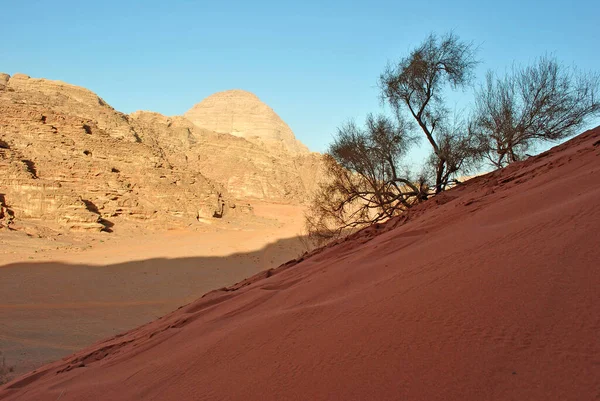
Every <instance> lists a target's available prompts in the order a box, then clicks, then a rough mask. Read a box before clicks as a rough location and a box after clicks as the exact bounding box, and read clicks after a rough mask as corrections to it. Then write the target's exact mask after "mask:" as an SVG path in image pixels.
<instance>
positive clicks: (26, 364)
mask: <svg viewBox="0 0 600 401" xmlns="http://www.w3.org/2000/svg"><path fill="white" fill-rule="evenodd" d="M303 210H304V209H303V208H302V207H299V206H294V205H276V204H261V203H257V204H256V205H255V213H256V216H255V218H254V219H251V220H248V221H246V224H244V225H242V224H240V221H239V219H238V220H236V221H227V222H218V223H221V224H220V225H218V224H215V225H214V226H206V227H204V229H198V228H197V227H194V229H193V230H192V229H191V228H188V229H183V228H178V229H173V230H169V231H164V230H157V231H156V232H148V230H147V229H144V230H140V229H138V230H137V231H136V230H134V229H132V228H131V227H126V228H124V229H123V230H122V232H121V225H117V227H119V230H116V231H115V232H113V233H110V234H109V233H98V234H87V235H84V234H82V233H71V234H69V233H64V234H63V235H61V236H60V237H58V238H59V239H56V238H55V237H49V238H32V237H28V236H27V235H26V234H24V233H23V232H19V231H13V232H7V231H3V232H0V283H1V284H2V291H1V292H0V311H1V316H2V319H0V352H2V354H3V355H4V357H5V358H6V364H7V365H8V366H10V367H12V368H13V370H14V372H12V373H13V374H12V375H11V376H14V375H15V374H19V373H25V372H27V371H29V370H32V369H35V368H37V367H39V366H40V365H42V364H44V363H48V362H51V361H54V360H56V359H59V358H62V357H64V356H66V355H69V354H71V353H73V352H75V351H77V350H79V349H81V348H83V347H85V346H89V345H91V344H93V343H94V342H96V341H98V340H100V339H103V338H105V337H108V336H111V335H114V334H117V333H119V332H122V331H125V330H129V329H132V328H134V327H137V326H139V325H140V324H143V323H147V322H149V321H152V320H154V319H156V318H158V317H160V316H162V315H164V314H165V313H168V312H171V311H172V310H173V309H175V308H177V307H179V306H181V305H183V304H185V303H188V302H191V301H193V300H194V299H196V298H198V297H199V296H200V295H202V294H203V293H205V292H207V291H209V290H213V289H215V288H220V287H223V286H227V285H231V284H233V283H235V282H236V281H239V280H241V279H243V278H245V277H248V276H250V275H253V274H255V273H257V272H259V271H262V270H265V269H269V268H272V267H276V266H278V265H280V264H281V263H283V262H286V261H287V260H289V259H293V258H295V257H297V256H298V255H299V254H301V253H302V252H303V251H304V249H305V248H304V245H303V243H302V242H301V241H300V240H299V239H298V237H299V235H300V233H301V231H302V229H303V226H302V225H303Z"/></svg>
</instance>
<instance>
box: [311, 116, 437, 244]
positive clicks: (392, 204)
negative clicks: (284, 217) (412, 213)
mask: <svg viewBox="0 0 600 401" xmlns="http://www.w3.org/2000/svg"><path fill="white" fill-rule="evenodd" d="M414 141H415V138H414V137H413V136H411V135H410V128H409V125H408V124H407V123H406V122H405V121H404V120H399V121H398V122H397V123H395V122H393V121H392V120H390V119H389V118H387V117H384V116H377V117H374V116H373V115H369V116H368V117H367V120H366V124H365V127H364V128H360V127H358V126H357V125H356V124H355V123H354V122H348V123H346V124H344V125H343V126H342V127H340V128H339V129H338V132H337V135H336V137H335V139H334V141H333V143H332V144H331V145H330V148H329V151H328V154H327V155H326V156H325V171H326V172H327V175H328V178H327V179H326V180H324V182H323V183H322V184H321V185H320V187H319V190H318V191H317V193H316V195H315V197H314V199H313V201H312V204H311V207H310V208H309V212H308V213H307V216H306V223H307V231H308V233H309V237H310V238H311V239H313V240H315V242H317V243H322V242H325V241H327V240H329V239H331V238H334V237H336V236H339V235H340V234H343V233H346V232H348V231H351V230H353V229H357V228H360V227H362V226H365V225H368V224H372V223H376V222H379V221H383V220H386V219H388V218H390V217H392V216H394V215H397V214H398V213H400V212H402V211H404V210H406V209H407V208H409V207H411V206H412V205H413V204H415V203H418V202H420V201H422V200H424V199H426V198H427V193H428V188H427V186H426V185H425V183H424V180H422V179H421V180H419V179H417V180H411V179H410V177H408V174H407V173H406V171H405V169H404V168H403V167H402V164H401V163H402V159H403V157H404V156H405V155H406V153H407V151H408V149H409V148H410V146H411V145H412V144H413V143H414Z"/></svg>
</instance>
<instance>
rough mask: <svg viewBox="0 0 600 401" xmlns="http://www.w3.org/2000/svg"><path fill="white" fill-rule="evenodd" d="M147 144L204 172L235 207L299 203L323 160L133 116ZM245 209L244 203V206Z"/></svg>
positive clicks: (170, 120) (179, 121)
mask: <svg viewBox="0 0 600 401" xmlns="http://www.w3.org/2000/svg"><path fill="white" fill-rule="evenodd" d="M131 118H132V120H133V121H134V122H135V124H136V125H137V126H139V127H141V128H142V129H141V130H140V132H141V134H140V135H141V136H142V140H143V142H147V141H155V142H156V144H157V146H159V147H160V148H161V149H163V150H164V152H165V157H166V158H167V159H168V160H169V161H170V162H171V163H173V164H176V165H178V166H182V168H185V169H188V170H194V171H201V172H202V174H204V175H205V176H206V177H207V178H209V179H210V180H211V181H213V182H216V183H218V184H219V186H220V187H222V188H223V189H224V193H226V194H227V197H228V198H229V199H230V200H231V201H240V200H241V201H244V200H250V201H251V200H263V201H276V202H296V203H301V202H304V201H306V200H308V198H309V197H310V195H311V193H312V192H313V191H314V189H315V188H316V185H317V183H318V181H319V180H320V178H321V175H322V172H321V170H320V169H321V155H320V154H317V153H296V154H290V153H289V152H287V151H284V150H279V151H276V150H274V149H273V148H268V147H265V146H262V145H260V144H256V143H252V142H249V141H248V140H246V139H245V138H241V137H237V136H233V135H229V134H221V133H216V132H213V131H209V130H207V129H201V128H199V127H198V126H196V125H195V124H192V123H191V122H190V121H189V120H187V119H185V118H183V117H165V116H163V115H160V114H158V113H152V112H136V113H133V114H132V115H131ZM242 203H243V202H242Z"/></svg>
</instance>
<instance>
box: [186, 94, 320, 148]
mask: <svg viewBox="0 0 600 401" xmlns="http://www.w3.org/2000/svg"><path fill="white" fill-rule="evenodd" d="M184 116H185V117H186V118H187V119H188V120H190V121H191V122H192V123H194V124H195V125H196V126H198V127H201V128H205V129H208V130H211V131H216V132H221V133H226V134H231V135H235V136H239V137H242V138H245V139H246V140H248V141H250V142H254V143H257V144H260V145H263V146H266V147H267V148H270V149H273V150H284V151H287V152H290V153H293V154H297V153H306V152H308V149H307V148H306V146H304V145H303V144H302V143H300V142H299V141H298V140H296V137H295V136H294V133H293V132H292V130H291V129H290V127H289V126H288V125H287V124H286V123H285V122H284V121H283V120H282V119H281V118H280V117H279V116H278V115H277V114H276V113H275V112H274V111H273V109H271V108H270V107H269V106H267V105H266V104H265V103H263V102H262V101H261V100H260V99H259V98H258V96H256V95H255V94H253V93H251V92H248V91H245V90H241V89H232V90H227V91H223V92H217V93H214V94H212V95H210V96H208V97H207V98H205V99H204V100H202V101H201V102H200V103H198V104H196V105H195V106H194V107H192V108H191V109H190V110H188V111H187V112H186V113H185V114H184Z"/></svg>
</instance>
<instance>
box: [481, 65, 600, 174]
mask: <svg viewBox="0 0 600 401" xmlns="http://www.w3.org/2000/svg"><path fill="white" fill-rule="evenodd" d="M597 115H600V76H599V75H598V74H580V73H578V72H577V71H576V70H575V69H574V68H568V67H565V66H563V65H561V64H559V63H558V61H557V60H556V59H554V58H551V57H548V56H546V57H542V58H540V59H538V60H537V62H536V63H535V64H534V65H532V66H529V67H514V68H513V70H512V72H511V73H509V74H507V75H506V76H504V77H502V78H500V77H497V76H496V74H494V73H492V72H489V73H488V74H487V79H486V82H485V84H484V85H482V86H481V88H480V89H479V91H478V92H477V94H476V107H475V130H477V135H478V138H479V140H480V143H481V145H482V146H483V148H484V150H485V152H486V157H487V158H488V160H489V161H490V162H491V163H492V164H493V165H494V166H496V167H504V166H506V165H507V164H509V163H512V162H515V161H518V160H521V159H522V158H523V157H524V156H525V154H526V152H527V151H528V150H529V149H530V148H531V147H532V146H534V145H535V144H536V143H539V142H542V141H555V140H560V139H564V138H567V137H569V136H572V135H574V134H576V133H577V130H578V129H580V128H581V127H582V126H583V125H584V124H585V122H586V121H587V120H588V119H589V118H590V117H593V116H597Z"/></svg>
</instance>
